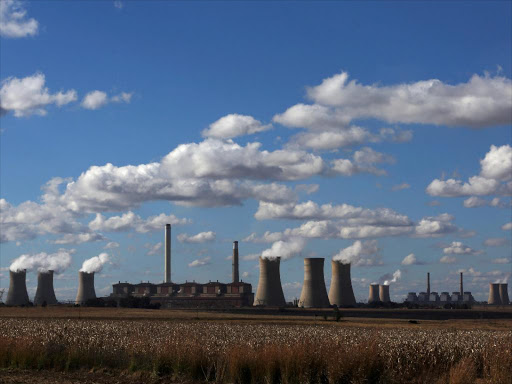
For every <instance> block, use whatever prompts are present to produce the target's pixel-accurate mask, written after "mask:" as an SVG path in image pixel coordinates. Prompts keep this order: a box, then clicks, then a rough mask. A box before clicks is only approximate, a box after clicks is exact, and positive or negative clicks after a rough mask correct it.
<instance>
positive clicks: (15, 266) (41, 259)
mask: <svg viewBox="0 0 512 384" xmlns="http://www.w3.org/2000/svg"><path fill="white" fill-rule="evenodd" d="M74 252H75V250H74V249H72V250H67V249H59V250H58V251H57V252H55V253H50V254H48V253H46V252H41V253H37V254H33V255H30V254H25V255H21V256H20V257H18V258H17V259H15V260H14V261H13V262H12V263H11V266H10V267H9V269H10V270H11V271H12V272H19V271H23V270H24V269H26V270H28V271H33V270H37V271H38V272H48V271H54V272H55V273H61V272H63V271H64V270H65V269H67V268H68V267H69V266H70V265H71V254H72V253H74Z"/></svg>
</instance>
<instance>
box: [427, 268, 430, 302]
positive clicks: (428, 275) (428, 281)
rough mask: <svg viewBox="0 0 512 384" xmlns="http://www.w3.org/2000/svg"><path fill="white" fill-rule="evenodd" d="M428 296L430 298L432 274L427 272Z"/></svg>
mask: <svg viewBox="0 0 512 384" xmlns="http://www.w3.org/2000/svg"><path fill="white" fill-rule="evenodd" d="M427 296H428V297H430V272H427Z"/></svg>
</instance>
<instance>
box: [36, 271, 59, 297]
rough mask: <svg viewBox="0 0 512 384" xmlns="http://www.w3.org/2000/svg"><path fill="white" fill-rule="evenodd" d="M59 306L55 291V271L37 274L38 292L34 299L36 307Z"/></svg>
mask: <svg viewBox="0 0 512 384" xmlns="http://www.w3.org/2000/svg"><path fill="white" fill-rule="evenodd" d="M53 304H57V298H56V297H55V291H54V289H53V271H52V270H49V271H40V272H39V273H38V274H37V291H36V296H35V297H34V305H53Z"/></svg>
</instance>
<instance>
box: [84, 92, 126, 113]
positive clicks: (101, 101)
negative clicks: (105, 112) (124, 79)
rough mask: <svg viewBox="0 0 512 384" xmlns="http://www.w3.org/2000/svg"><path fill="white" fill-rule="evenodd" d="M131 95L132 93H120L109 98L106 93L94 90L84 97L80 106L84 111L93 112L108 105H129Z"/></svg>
mask: <svg viewBox="0 0 512 384" xmlns="http://www.w3.org/2000/svg"><path fill="white" fill-rule="evenodd" d="M132 95H133V93H128V92H121V93H120V94H118V95H114V96H112V97H111V98H109V97H108V95H107V93H106V92H103V91H98V90H95V91H91V92H89V93H87V94H86V95H85V96H84V98H83V100H82V103H81V105H82V107H84V108H85V109H91V110H95V109H99V108H101V107H103V106H105V105H107V104H108V103H129V102H130V101H131V99H132Z"/></svg>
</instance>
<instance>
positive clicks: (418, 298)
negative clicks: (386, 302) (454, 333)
mask: <svg viewBox="0 0 512 384" xmlns="http://www.w3.org/2000/svg"><path fill="white" fill-rule="evenodd" d="M463 279H464V276H463V274H462V272H461V273H460V280H459V291H457V292H453V293H452V295H451V296H450V293H449V292H441V294H439V293H438V292H434V291H431V290H430V289H431V287H430V272H427V291H426V292H420V293H418V295H416V292H409V293H408V294H407V298H406V299H405V302H406V303H415V304H420V305H425V306H433V307H435V306H440V305H445V304H471V303H473V302H474V301H475V299H474V298H473V295H472V294H471V292H464V280H463Z"/></svg>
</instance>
